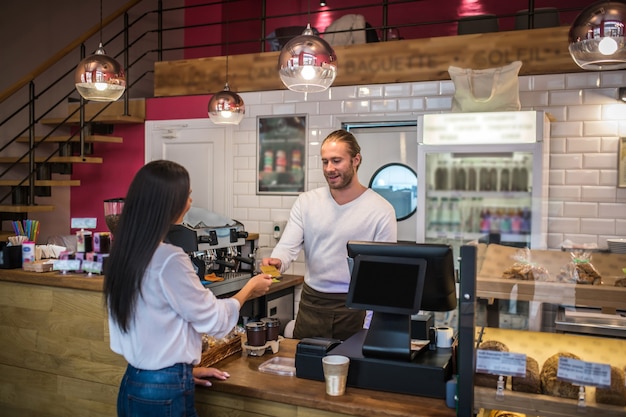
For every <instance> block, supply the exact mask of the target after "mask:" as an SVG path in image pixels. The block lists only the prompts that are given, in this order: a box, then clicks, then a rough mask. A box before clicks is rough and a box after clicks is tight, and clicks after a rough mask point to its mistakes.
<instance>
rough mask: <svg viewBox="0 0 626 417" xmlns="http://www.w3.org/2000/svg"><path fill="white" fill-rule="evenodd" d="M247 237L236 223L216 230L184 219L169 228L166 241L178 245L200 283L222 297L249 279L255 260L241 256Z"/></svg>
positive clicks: (203, 223)
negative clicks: (187, 258) (186, 256)
mask: <svg viewBox="0 0 626 417" xmlns="http://www.w3.org/2000/svg"><path fill="white" fill-rule="evenodd" d="M186 220H187V221H186ZM247 237H248V233H247V232H246V231H245V230H244V226H243V224H242V223H240V222H238V221H236V220H229V221H228V224H225V225H223V226H219V227H215V226H207V225H206V223H205V222H202V221H201V222H199V223H195V225H194V226H193V227H192V226H191V225H190V224H189V223H188V219H187V217H186V218H185V220H183V223H182V224H176V225H172V227H171V228H170V231H169V233H168V235H167V238H166V242H168V243H171V244H173V245H176V246H180V247H181V248H182V249H183V250H184V251H185V252H186V253H187V254H188V255H189V257H190V259H191V262H192V263H193V265H194V269H195V271H196V274H197V275H198V278H199V279H200V281H201V282H202V284H203V285H204V286H205V287H206V288H209V289H210V290H211V291H213V293H214V294H215V295H216V296H222V295H226V294H230V293H233V292H236V291H239V290H240V289H241V288H242V287H243V286H244V285H245V284H246V282H248V280H249V279H250V278H251V277H252V272H253V269H254V268H253V266H254V258H253V257H252V256H251V255H244V254H242V249H243V248H244V246H245V244H246V238H247Z"/></svg>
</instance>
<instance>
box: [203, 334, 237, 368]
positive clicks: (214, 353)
mask: <svg viewBox="0 0 626 417" xmlns="http://www.w3.org/2000/svg"><path fill="white" fill-rule="evenodd" d="M241 350H242V347H241V335H239V334H237V335H234V336H232V337H230V338H229V339H228V340H227V341H220V342H219V343H216V344H215V345H213V346H211V347H210V348H209V349H207V350H206V351H204V352H202V358H201V359H200V363H199V364H198V365H196V366H205V367H209V366H212V365H214V364H216V363H217V362H219V361H221V360H222V359H226V358H227V357H229V356H231V355H234V354H235V353H238V352H241Z"/></svg>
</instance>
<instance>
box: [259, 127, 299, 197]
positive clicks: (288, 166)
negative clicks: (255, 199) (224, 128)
mask: <svg viewBox="0 0 626 417" xmlns="http://www.w3.org/2000/svg"><path fill="white" fill-rule="evenodd" d="M306 127H307V126H306V115H290V116H258V118H257V137H258V141H257V174H258V175H257V194H280V195H283V194H287V195H289V194H298V193H301V192H303V191H304V185H305V176H306V143H307V141H306V132H307V128H306Z"/></svg>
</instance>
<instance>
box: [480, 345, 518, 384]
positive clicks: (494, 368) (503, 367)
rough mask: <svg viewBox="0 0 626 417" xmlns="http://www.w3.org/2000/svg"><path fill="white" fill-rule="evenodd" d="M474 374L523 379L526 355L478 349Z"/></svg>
mask: <svg viewBox="0 0 626 417" xmlns="http://www.w3.org/2000/svg"><path fill="white" fill-rule="evenodd" d="M476 372H479V373H483V374H493V375H507V376H519V377H525V376H526V355H525V354H523V353H511V352H498V351H495V350H485V349H478V350H476Z"/></svg>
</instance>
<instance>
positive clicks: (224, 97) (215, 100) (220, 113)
mask: <svg viewBox="0 0 626 417" xmlns="http://www.w3.org/2000/svg"><path fill="white" fill-rule="evenodd" d="M245 114H246V105H245V104H244V102H243V99H242V98H241V96H240V95H239V94H237V93H234V92H232V91H230V86H229V85H228V23H226V83H225V84H224V90H223V91H220V92H219V93H215V94H213V97H211V100H209V119H210V120H211V121H212V122H213V123H215V124H216V125H238V124H239V123H241V121H242V120H243V116H244V115H245Z"/></svg>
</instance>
